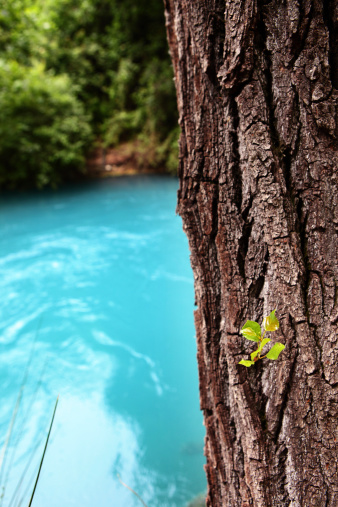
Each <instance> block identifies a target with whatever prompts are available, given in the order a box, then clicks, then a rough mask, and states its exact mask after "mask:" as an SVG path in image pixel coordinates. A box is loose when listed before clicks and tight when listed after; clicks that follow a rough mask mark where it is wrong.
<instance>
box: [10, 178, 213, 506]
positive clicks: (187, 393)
mask: <svg viewBox="0 0 338 507" xmlns="http://www.w3.org/2000/svg"><path fill="white" fill-rule="evenodd" d="M176 188H177V182H176V181H175V180H174V179H172V178H169V177H158V176H150V177H133V178H119V179H114V180H105V181H99V182H95V183H91V184H86V185H82V186H80V187H68V188H65V189H62V190H59V191H57V192H53V191H46V192H40V193H38V192H33V193H21V194H19V193H18V194H14V195H13V194H12V195H2V196H1V203H0V231H1V237H0V295H1V309H0V312H1V319H0V382H1V390H0V401H1V403H0V445H1V446H2V444H3V442H4V441H5V435H6V432H7V429H8V427H9V424H10V420H11V417H12V414H13V409H14V406H15V403H16V398H17V396H18V393H20V389H21V386H22V383H23V379H24V377H25V376H26V377H27V379H26V380H24V384H25V387H24V389H23V390H22V399H21V403H20V409H19V412H18V415H17V418H16V421H15V426H14V431H13V434H12V437H11V441H10V448H9V452H8V453H7V455H6V456H5V472H4V473H3V474H2V477H0V483H1V485H3V484H5V495H4V502H3V505H4V506H6V505H10V500H11V497H12V495H13V491H14V487H15V484H17V482H18V481H19V479H20V477H21V474H22V471H23V469H24V467H25V466H26V464H27V463H28V462H31V465H30V468H29V469H28V471H27V473H26V475H25V479H24V481H23V483H22V485H21V487H20V489H19V492H18V494H17V497H16V499H15V500H16V503H15V502H13V503H12V505H15V504H18V503H19V501H18V500H19V499H20V498H22V497H24V498H25V502H24V503H25V504H26V505H27V500H26V499H27V498H28V496H29V493H30V492H31V489H32V484H33V477H34V475H35V473H36V468H37V466H38V465H37V464H38V460H39V457H40V456H41V453H42V446H43V444H44V440H45V438H46V433H47V429H48V424H49V421H50V418H51V415H52V411H53V405H54V402H55V398H56V396H57V394H60V402H59V406H58V409H57V413H56V418H55V422H54V427H53V431H52V435H51V440H50V443H49V447H48V450H47V454H46V458H45V462H44V466H43V469H42V473H41V477H40V480H39V483H38V487H37V492H36V496H35V498H34V503H33V505H34V506H35V507H39V506H40V507H46V506H48V507H60V506H66V507H71V506H76V507H78V506H80V505H81V507H86V506H88V507H89V506H91V507H92V506H98V507H105V506H107V507H108V506H116V507H134V506H135V507H136V506H139V505H141V504H140V502H139V500H138V499H137V498H136V497H135V496H133V495H132V494H131V493H130V491H128V490H127V489H126V488H124V487H123V486H122V485H121V484H120V483H119V481H118V479H117V474H119V475H120V477H121V479H122V480H123V481H124V482H125V483H127V484H128V485H129V486H130V487H132V488H133V489H134V490H136V491H137V492H138V493H139V494H140V495H141V496H142V498H143V500H144V501H145V502H146V503H147V504H148V505H149V507H160V506H161V507H162V506H163V507H166V506H168V507H175V506H177V507H182V506H184V505H185V504H186V502H187V501H188V500H189V499H191V498H192V497H193V496H194V495H196V494H198V493H199V492H200V491H203V489H204V488H205V479H204V471H203V463H204V458H203V452H202V449H203V436H204V428H203V426H202V417H201V413H200V411H199V401H198V384H197V366H196V346H195V339H194V326H193V301H194V295H193V279H192V273H191V269H190V265H189V252H188V245H187V240H186V238H185V236H184V234H183V231H182V225H181V220H180V218H179V217H177V216H175V206H176ZM32 456H33V458H32ZM8 469H9V471H6V470H8Z"/></svg>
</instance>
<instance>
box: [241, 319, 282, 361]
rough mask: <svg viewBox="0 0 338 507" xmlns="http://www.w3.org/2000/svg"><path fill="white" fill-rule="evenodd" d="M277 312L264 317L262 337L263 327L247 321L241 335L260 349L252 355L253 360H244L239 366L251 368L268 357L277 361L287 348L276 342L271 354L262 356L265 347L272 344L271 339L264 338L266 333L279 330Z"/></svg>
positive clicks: (252, 321) (270, 351)
mask: <svg viewBox="0 0 338 507" xmlns="http://www.w3.org/2000/svg"><path fill="white" fill-rule="evenodd" d="M275 312H276V310H273V311H272V312H271V313H270V315H269V316H268V317H264V319H263V327H264V333H263V336H262V330H261V326H260V325H259V324H258V323H257V322H255V321H254V320H247V321H246V323H245V324H244V326H243V327H242V329H241V333H242V335H243V336H244V338H246V339H247V340H250V341H252V342H257V343H258V348H257V350H255V351H254V352H252V353H251V354H250V357H251V360H246V359H242V360H241V361H240V362H239V363H238V364H242V365H243V366H246V367H247V368H249V367H250V366H252V365H253V364H255V363H256V362H257V361H259V359H264V358H265V357H267V358H268V359H272V360H274V361H275V360H276V359H278V356H279V354H280V353H281V352H282V350H283V349H284V348H285V345H283V344H282V343H279V342H276V343H275V344H274V345H273V346H272V347H271V349H270V350H269V352H268V353H267V354H265V355H264V356H262V355H261V354H262V351H263V348H264V346H265V345H266V344H267V343H269V342H271V340H270V338H264V337H265V333H266V332H273V331H277V329H278V328H279V321H278V319H277V317H276V316H275Z"/></svg>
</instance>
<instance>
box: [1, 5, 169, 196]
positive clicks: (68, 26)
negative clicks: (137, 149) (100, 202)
mask: <svg viewBox="0 0 338 507" xmlns="http://www.w3.org/2000/svg"><path fill="white" fill-rule="evenodd" d="M0 64H1V68H2V69H6V70H5V71H4V70H3V72H5V73H6V74H8V73H9V74H10V75H9V76H8V77H7V78H5V77H4V76H3V79H6V83H7V85H6V87H5V88H4V89H3V90H2V92H1V98H0V100H1V104H2V105H4V106H5V107H6V110H7V111H8V114H11V115H12V121H11V127H12V128H13V132H12V134H13V135H11V133H10V132H7V133H6V134H7V140H6V142H5V143H1V140H0V175H1V179H0V181H1V185H2V186H11V187H13V186H20V185H27V184H28V185H32V184H33V185H37V186H39V187H41V186H44V185H47V184H55V183H56V182H57V181H59V182H60V181H63V180H65V179H68V176H72V177H73V176H75V174H76V173H77V174H78V175H79V174H81V173H82V172H83V170H84V161H85V156H86V153H87V152H88V151H90V149H91V148H93V141H94V139H96V140H99V141H100V143H101V144H103V145H104V146H105V147H108V146H112V145H116V144H117V143H120V142H122V141H130V140H135V139H137V140H138V142H139V145H140V146H142V149H143V150H144V151H146V150H147V151H149V152H151V155H150V156H149V157H148V160H149V162H150V163H152V164H153V165H161V166H166V167H167V168H168V169H173V168H174V167H175V166H176V159H177V154H176V150H177V148H176V146H177V139H178V127H177V112H176V105H175V89H174V83H173V78H172V68H171V62H170V58H169V54H168V48H167V41H166V36H165V28H164V15H163V6H162V4H161V3H160V2H158V0H148V1H146V0H138V2H132V1H131V0H126V1H125V2H119V1H117V0H109V1H108V0H55V1H51V0H46V1H43V0H4V2H3V4H2V6H1V10H0ZM18 66H21V71H20V72H19V71H18ZM37 69H39V70H37ZM37 72H39V79H36V80H35V84H34V87H35V88H36V87H37V86H38V81H40V82H41V84H40V87H41V88H44V91H43V94H45V95H47V96H48V99H47V102H48V103H49V104H50V103H53V104H54V106H53V107H54V109H53V108H48V107H47V108H46V109H48V111H43V106H42V105H41V106H39V105H38V102H37V101H36V100H35V99H34V96H33V95H31V96H30V97H28V96H25V95H24V92H23V90H24V89H25V87H26V84H27V87H28V89H31V83H32V80H33V81H34V78H33V76H36V75H37ZM26 77H27V79H26ZM62 80H63V82H64V83H66V82H67V84H65V89H64V91H65V93H66V94H67V97H68V99H67V100H68V106H69V114H70V116H71V119H69V121H68V123H72V125H73V128H72V129H70V130H69V129H68V128H66V129H63V127H61V125H62V121H61V118H66V117H67V108H65V107H64V103H63V101H62V100H61V101H60V102H59V103H58V100H59V98H60V93H59V91H60V83H61V81H62ZM44 82H45V83H48V84H49V87H46V86H45V87H44V85H43V83H44ZM53 83H54V84H53ZM17 88H18V89H20V90H21V91H20V93H19V94H18V95H17V96H16V89H17ZM40 91H41V90H40ZM41 93H42V92H41ZM39 94H40V92H38V95H39ZM13 97H16V99H15V101H14V102H15V104H14V102H13ZM21 100H22V102H21V103H20V101H21ZM29 101H31V102H30V103H29ZM7 102H8V104H7ZM58 111H60V114H59V113H58ZM50 114H55V115H56V116H58V118H57V119H55V121H54V119H53V118H52V116H50ZM77 114H78V122H76V117H77ZM36 122H37V123H39V125H44V126H45V127H46V129H45V131H44V139H43V140H42V138H40V134H38V136H37V137H36V132H37V131H36V129H35V128H34V125H35V123H36ZM85 123H87V125H86V126H85V125H84V124H85ZM32 125H33V128H32ZM2 127H3V129H4V130H6V127H5V122H4V121H2ZM47 127H48V129H47ZM59 127H60V128H61V131H60V130H59ZM74 129H75V130H76V131H77V133H78V137H79V142H78V141H76V142H75V144H74V139H73V137H74V135H75V131H74ZM47 131H48V133H49V137H48V135H47ZM81 131H82V132H83V135H82V136H81ZM39 132H40V131H39ZM90 132H92V133H93V136H94V137H91V136H90ZM17 135H20V142H19V143H18V144H17V146H16V147H15V150H16V151H17V152H19V153H13V154H12V153H11V150H12V149H14V144H15V143H14V144H13V143H12V141H11V140H10V141H8V139H9V138H11V137H12V138H14V137H16V136H17ZM54 137H56V138H59V140H60V139H61V138H62V139H63V141H64V142H62V147H61V149H62V150H63V153H64V154H65V151H66V149H68V150H70V152H71V153H70V154H69V157H66V158H70V159H72V170H71V171H69V164H68V162H67V161H66V158H65V157H64V156H61V157H58V163H57V164H54V162H53V157H54V158H57V155H56V153H55V150H56V149H57V146H58V143H57V142H54V139H53V138H54ZM76 139H78V138H76ZM80 139H81V141H80ZM46 144H49V145H50V149H49V152H50V153H52V152H54V155H52V154H51V157H50V158H49V162H50V164H49V162H47V163H48V164H49V169H48V170H46V167H42V166H41V163H42V160H44V158H45V149H46ZM73 144H74V146H75V147H76V149H75V152H73V150H72V145H73ZM28 145H29V146H28ZM79 150H80V152H79ZM48 157H49V156H48ZM48 157H47V158H48ZM64 162H65V163H64ZM75 162H76V163H75ZM28 167H30V169H29V170H28ZM26 168H27V170H26ZM7 176H8V178H7Z"/></svg>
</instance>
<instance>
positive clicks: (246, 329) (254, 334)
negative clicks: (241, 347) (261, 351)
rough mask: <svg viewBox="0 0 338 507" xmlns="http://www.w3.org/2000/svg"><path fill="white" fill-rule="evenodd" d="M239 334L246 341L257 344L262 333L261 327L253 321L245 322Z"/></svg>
mask: <svg viewBox="0 0 338 507" xmlns="http://www.w3.org/2000/svg"><path fill="white" fill-rule="evenodd" d="M241 333H242V335H243V336H244V337H245V338H246V339H247V340H251V341H252V342H259V339H260V337H261V333H262V331H261V326H260V325H259V324H258V323H257V322H255V321H253V320H247V321H246V323H245V324H244V326H243V327H242V329H241Z"/></svg>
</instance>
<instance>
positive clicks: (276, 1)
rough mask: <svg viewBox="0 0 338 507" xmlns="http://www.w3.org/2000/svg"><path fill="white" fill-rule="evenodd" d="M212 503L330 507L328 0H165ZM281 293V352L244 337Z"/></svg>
mask: <svg viewBox="0 0 338 507" xmlns="http://www.w3.org/2000/svg"><path fill="white" fill-rule="evenodd" d="M165 10H166V25H167V33H168V40H169V46H170V51H171V56H172V61H173V65H174V71H175V82H176V89H177V100H178V109H179V114H180V126H181V129H182V135H181V139H180V168H179V176H180V190H179V204H178V211H179V213H180V215H181V216H182V218H183V224H184V229H185V231H186V233H187V235H188V238H189V244H190V250H191V263H192V267H193V271H194V277H195V291H196V304H197V310H196V313H195V322H196V331H197V343H198V365H199V376H200V400H201V408H202V410H203V412H204V421H205V426H206V444H205V452H206V457H207V465H206V473H207V479H208V496H207V505H208V506H212V507H217V506H222V507H224V506H225V507H228V506H229V507H230V506H231V507H233V506H236V507H237V506H242V507H244V506H249V505H250V506H256V507H264V506H276V507H277V506H278V507H282V506H283V507H284V506H293V507H299V506H302V507H310V506H316V507H324V506H331V507H336V506H338V484H337V482H338V481H337V458H338V456H337V443H336V438H337V420H338V419H337V415H338V414H337V402H338V397H337V388H338V370H337V322H338V268H337V262H336V259H337V253H338V252H337V249H338V247H337V228H338V188H337V177H338V176H337V170H336V168H337V159H338V156H337V135H338V127H337V124H338V116H337V115H338V107H337V104H338V100H337V97H338V92H337V88H338V38H337V37H338V36H337V34H338V21H337V16H338V0H325V1H324V0H273V1H271V0H270V1H268V0H231V1H230V0H226V1H225V2H224V1H221V0H190V1H189V0H165ZM276 306H277V316H278V318H279V319H280V321H281V328H280V330H279V332H278V333H276V339H278V341H281V342H283V343H285V345H286V348H285V350H284V352H283V353H282V354H281V356H280V358H279V360H278V361H268V360H262V361H260V362H259V363H257V364H256V365H255V366H254V367H252V368H250V369H247V368H245V367H244V366H239V365H238V361H239V360H240V359H242V358H248V357H247V356H248V354H249V353H250V352H251V351H252V350H253V348H254V347H253V344H252V342H251V343H249V342H247V341H246V340H244V338H243V337H241V335H240V334H239V330H240V328H241V326H242V325H243V324H244V323H245V321H246V320H247V319H251V320H257V321H259V322H261V320H262V318H263V316H265V315H267V314H268V313H270V311H271V310H273V309H274V308H275V307H276Z"/></svg>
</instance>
